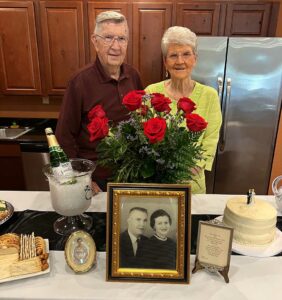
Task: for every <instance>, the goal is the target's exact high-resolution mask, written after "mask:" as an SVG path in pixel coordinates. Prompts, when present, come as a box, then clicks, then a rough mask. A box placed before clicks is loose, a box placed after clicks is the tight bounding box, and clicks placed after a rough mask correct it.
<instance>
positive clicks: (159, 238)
mask: <svg viewBox="0 0 282 300" xmlns="http://www.w3.org/2000/svg"><path fill="white" fill-rule="evenodd" d="M154 236H155V237H156V238H157V239H158V240H160V241H166V240H167V237H165V238H163V237H160V236H159V235H157V234H154Z"/></svg>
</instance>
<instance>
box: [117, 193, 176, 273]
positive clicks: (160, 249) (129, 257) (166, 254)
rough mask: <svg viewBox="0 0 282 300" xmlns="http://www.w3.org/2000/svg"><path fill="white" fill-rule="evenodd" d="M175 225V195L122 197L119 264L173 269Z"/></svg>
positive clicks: (133, 266)
mask: <svg viewBox="0 0 282 300" xmlns="http://www.w3.org/2000/svg"><path fill="white" fill-rule="evenodd" d="M177 226H178V200H177V198H176V197H175V198H174V197H144V196H142V197H138V196H134V197H127V196H124V197H122V198H121V201H120V239H119V245H120V247H119V253H120V254H119V258H120V264H119V266H120V267H121V268H143V269H168V270H175V269H176V257H177V233H178V232H177Z"/></svg>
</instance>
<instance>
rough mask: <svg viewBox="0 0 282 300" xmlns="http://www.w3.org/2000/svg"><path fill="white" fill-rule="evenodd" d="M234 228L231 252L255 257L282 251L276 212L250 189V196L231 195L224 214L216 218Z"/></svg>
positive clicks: (280, 233) (272, 254)
mask: <svg viewBox="0 0 282 300" xmlns="http://www.w3.org/2000/svg"><path fill="white" fill-rule="evenodd" d="M217 220H218V221H221V222H222V223H223V224H224V225H226V226H228V227H232V228H233V229H234V233H233V242H232V251H234V252H236V253H239V254H243V255H248V256H254V257H269V256H274V255H277V254H279V253H280V252H282V232H281V231H280V230H279V229H278V228H276V223H277V211H276V209H275V208H274V207H273V206H272V205H271V204H270V203H268V202H266V201H264V200H261V199H257V198H255V197H254V194H252V193H251V192H250V194H249V195H248V198H247V199H246V197H244V196H236V197H232V198H230V199H229V200H228V201H227V203H226V207H225V209H224V213H223V216H220V217H218V218H217Z"/></svg>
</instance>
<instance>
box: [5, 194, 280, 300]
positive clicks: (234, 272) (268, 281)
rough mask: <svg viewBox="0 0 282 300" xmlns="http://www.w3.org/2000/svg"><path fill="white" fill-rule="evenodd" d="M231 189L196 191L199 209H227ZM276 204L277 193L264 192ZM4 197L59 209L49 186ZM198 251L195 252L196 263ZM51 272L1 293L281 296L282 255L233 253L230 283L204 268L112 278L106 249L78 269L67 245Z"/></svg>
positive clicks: (102, 199) (18, 205) (98, 200)
mask: <svg viewBox="0 0 282 300" xmlns="http://www.w3.org/2000/svg"><path fill="white" fill-rule="evenodd" d="M229 197H230V196H226V195H196V196H193V197H192V213H193V214H206V213H207V214H222V212H223V209H224V207H225V203H226V200H227V199H228V198H229ZM258 197H262V198H264V199H266V200H267V201H270V202H271V203H272V204H273V205H275V204H274V197H272V196H258ZM0 199H4V200H6V201H9V202H10V203H12V204H13V205H14V207H15V210H19V211H20V210H24V209H34V210H44V211H46V210H50V211H51V210H53V209H52V207H51V203H50V198H49V193H48V192H15V191H13V192H8V191H0ZM105 210H106V194H105V193H101V194H99V195H98V196H96V197H94V198H93V199H92V205H91V207H90V209H89V211H105ZM194 258H195V256H193V255H192V256H191V269H192V268H193V265H194ZM50 264H51V272H50V273H49V274H45V275H42V276H38V277H34V278H29V279H22V280H17V281H12V282H6V283H1V284H0V299H5V300H6V299H99V300H100V299H101V300H102V299H103V300H104V299H117V300H119V299H120V300H127V299H146V300H148V299H154V300H157V299H160V300H164V299H178V300H181V299H185V300H187V299H209V300H212V299H224V300H227V299H228V300H232V299H234V300H242V299H248V300H251V299H255V300H259V299H263V300H265V299H269V300H270V299H271V300H276V299H277V300H278V299H279V300H280V299H281V292H282V288H281V284H282V257H270V258H254V257H246V256H235V255H234V256H232V258H231V265H230V270H229V278H230V283H229V284H226V283H225V282H224V280H223V278H222V277H221V276H220V275H218V274H210V273H207V272H206V271H198V272H197V273H196V274H193V275H192V276H191V283H190V285H185V284H184V285H183V284H161V283H154V284H153V283H120V282H106V281H105V278H106V274H105V266H106V255H105V253H104V252H99V253H98V258H97V265H96V266H95V267H94V268H93V269H92V270H90V271H89V272H88V273H85V274H79V275H78V274H75V273H73V272H72V270H71V269H70V268H69V267H68V265H67V264H66V263H65V260H64V253H63V251H51V253H50Z"/></svg>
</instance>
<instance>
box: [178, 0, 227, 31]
mask: <svg viewBox="0 0 282 300" xmlns="http://www.w3.org/2000/svg"><path fill="white" fill-rule="evenodd" d="M225 13H226V4H225V3H216V2H208V3H206V2H191V3H178V4H177V14H176V24H177V25H179V26H185V27H188V28H189V29H191V30H192V31H193V32H195V33H196V34H197V35H223V33H224V21H225Z"/></svg>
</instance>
